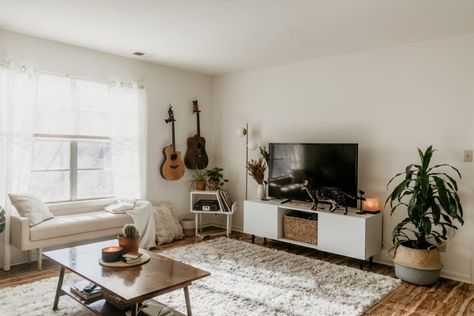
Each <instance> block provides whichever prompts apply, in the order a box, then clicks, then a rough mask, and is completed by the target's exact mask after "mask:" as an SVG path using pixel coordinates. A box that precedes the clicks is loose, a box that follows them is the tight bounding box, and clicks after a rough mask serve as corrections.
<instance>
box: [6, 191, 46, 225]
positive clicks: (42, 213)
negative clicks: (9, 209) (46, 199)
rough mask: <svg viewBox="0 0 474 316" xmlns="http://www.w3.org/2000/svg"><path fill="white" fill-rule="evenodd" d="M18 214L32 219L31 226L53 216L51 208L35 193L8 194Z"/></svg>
mask: <svg viewBox="0 0 474 316" xmlns="http://www.w3.org/2000/svg"><path fill="white" fill-rule="evenodd" d="M8 197H9V198H10V201H11V202H12V204H13V206H14V207H15V208H16V210H17V212H18V214H20V215H21V216H23V217H27V218H28V219H29V220H30V226H35V225H38V224H39V223H41V222H43V221H45V220H47V219H50V218H53V217H54V215H53V214H51V212H50V211H49V208H48V207H47V206H46V205H45V204H44V203H43V202H42V201H41V200H40V199H38V198H37V197H36V196H34V195H33V194H8Z"/></svg>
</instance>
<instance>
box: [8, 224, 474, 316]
mask: <svg viewBox="0 0 474 316" xmlns="http://www.w3.org/2000/svg"><path fill="white" fill-rule="evenodd" d="M232 238H235V239H239V240H242V241H245V242H251V239H250V238H249V236H246V235H244V234H240V233H233V234H232ZM195 242H200V241H199V240H195V239H194V238H189V237H188V238H185V239H183V240H180V241H176V242H173V243H171V244H168V245H164V246H159V248H158V249H157V250H156V251H157V252H159V251H162V250H165V249H169V248H174V247H179V246H183V245H188V244H192V243H195ZM255 243H256V244H259V245H262V246H264V247H268V248H274V249H280V250H284V251H287V252H291V253H294V254H298V255H303V256H306V257H310V258H315V259H319V260H324V261H327V262H331V263H335V264H342V265H346V266H350V267H354V268H358V267H359V261H358V260H355V259H350V258H347V257H342V256H338V255H333V254H327V255H325V254H324V253H323V252H319V251H315V250H312V249H309V248H304V247H298V246H295V245H292V246H291V247H289V245H288V244H284V243H279V242H274V241H268V242H267V243H266V244H264V241H263V239H262V238H256V240H255ZM366 266H367V265H366ZM365 270H369V271H372V272H375V273H379V274H384V275H390V276H394V271H393V268H392V267H389V266H385V265H381V264H377V263H374V264H373V266H372V268H371V269H368V268H367V267H366V268H365ZM58 271H59V268H58V266H57V265H55V264H54V263H52V262H50V261H48V260H44V262H43V270H42V271H38V270H37V269H36V263H32V264H22V265H18V266H14V267H12V269H11V271H9V272H5V271H0V288H1V287H11V286H17V285H21V284H25V283H30V282H34V281H37V280H40V279H43V278H48V277H52V276H56V275H57V274H58ZM364 315H371V316H373V315H377V316H378V315H392V316H401V315H411V316H431V315H433V316H435V315H443V316H460V315H474V285H470V284H466V283H461V282H457V281H452V280H447V279H442V280H441V281H440V282H439V283H438V284H436V285H433V286H431V287H421V286H415V285H411V284H408V283H403V284H402V285H401V286H400V287H399V288H397V289H396V290H395V291H393V292H392V293H391V294H389V295H388V296H386V297H385V298H384V299H383V300H382V301H381V302H379V303H378V304H377V305H375V306H373V307H372V308H371V309H370V310H368V311H367V312H366V313H365V314H364Z"/></svg>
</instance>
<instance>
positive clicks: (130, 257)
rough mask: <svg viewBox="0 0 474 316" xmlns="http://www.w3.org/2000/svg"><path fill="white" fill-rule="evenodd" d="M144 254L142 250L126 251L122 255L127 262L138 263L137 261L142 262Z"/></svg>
mask: <svg viewBox="0 0 474 316" xmlns="http://www.w3.org/2000/svg"><path fill="white" fill-rule="evenodd" d="M142 255H143V254H142V253H141V252H139V253H132V252H129V253H126V254H124V255H123V256H122V257H123V261H125V262H126V263H137V262H140V260H141V259H140V257H141V256H142Z"/></svg>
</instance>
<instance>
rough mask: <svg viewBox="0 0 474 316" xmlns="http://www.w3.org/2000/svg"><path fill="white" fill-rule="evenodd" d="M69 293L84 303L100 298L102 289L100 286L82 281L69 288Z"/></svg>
mask: <svg viewBox="0 0 474 316" xmlns="http://www.w3.org/2000/svg"><path fill="white" fill-rule="evenodd" d="M71 292H72V293H74V294H75V295H77V296H78V297H80V298H82V299H83V300H84V301H91V300H93V299H96V298H98V297H101V296H102V289H101V287H100V286H98V285H96V284H94V283H92V282H90V281H88V280H83V281H80V282H77V283H75V284H74V285H73V286H71Z"/></svg>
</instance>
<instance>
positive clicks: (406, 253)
mask: <svg viewBox="0 0 474 316" xmlns="http://www.w3.org/2000/svg"><path fill="white" fill-rule="evenodd" d="M393 262H394V264H395V275H396V276H397V277H398V278H399V279H401V280H403V281H406V282H410V283H413V284H416V285H430V284H433V283H436V282H437V281H438V280H439V276H440V273H441V268H442V267H443V265H442V264H441V259H440V255H439V250H438V248H436V247H433V248H431V249H415V248H410V247H408V246H406V245H403V244H401V245H399V246H398V247H397V250H396V252H395V258H393Z"/></svg>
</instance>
